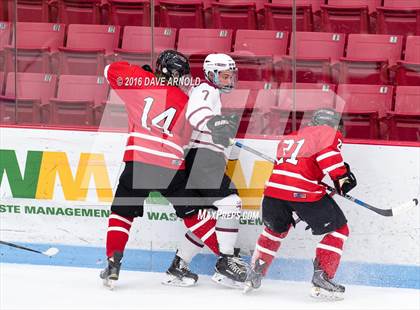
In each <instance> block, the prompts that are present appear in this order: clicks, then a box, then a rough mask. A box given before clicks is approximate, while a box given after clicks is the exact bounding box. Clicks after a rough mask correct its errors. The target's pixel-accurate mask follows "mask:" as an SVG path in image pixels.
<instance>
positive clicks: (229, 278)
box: [211, 254, 249, 289]
mask: <svg viewBox="0 0 420 310" xmlns="http://www.w3.org/2000/svg"><path fill="white" fill-rule="evenodd" d="M214 269H215V273H214V275H213V277H212V278H211V279H212V280H213V281H214V282H216V283H218V284H221V285H223V286H227V287H231V288H240V289H242V288H243V287H244V283H245V280H246V277H247V274H248V269H249V268H248V265H247V264H246V263H245V262H244V261H243V260H242V259H241V258H240V257H236V256H233V255H226V254H221V255H220V256H219V258H218V260H217V262H216V266H215V268H214Z"/></svg>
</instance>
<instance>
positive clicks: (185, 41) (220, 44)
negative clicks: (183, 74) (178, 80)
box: [178, 28, 233, 78]
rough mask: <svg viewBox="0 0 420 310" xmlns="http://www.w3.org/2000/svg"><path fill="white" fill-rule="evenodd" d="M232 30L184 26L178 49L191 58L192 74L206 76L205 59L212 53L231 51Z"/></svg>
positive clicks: (180, 34)
mask: <svg viewBox="0 0 420 310" xmlns="http://www.w3.org/2000/svg"><path fill="white" fill-rule="evenodd" d="M232 33H233V32H232V30H225V29H194V28H182V29H180V30H179V35H178V51H180V52H181V53H184V54H185V55H188V56H189V58H190V67H191V74H192V75H193V76H194V77H200V78H204V73H203V69H202V68H203V61H204V58H205V57H206V56H207V55H208V54H210V53H230V51H231V46H232Z"/></svg>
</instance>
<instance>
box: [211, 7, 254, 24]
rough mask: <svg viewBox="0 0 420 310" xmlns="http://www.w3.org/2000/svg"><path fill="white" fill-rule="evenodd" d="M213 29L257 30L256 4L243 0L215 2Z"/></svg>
mask: <svg viewBox="0 0 420 310" xmlns="http://www.w3.org/2000/svg"><path fill="white" fill-rule="evenodd" d="M212 12H213V18H212V19H213V27H214V28H223V29H233V30H237V29H257V28H258V27H257V23H258V20H257V8H256V4H255V2H252V1H247V0H243V1H241V2H236V1H233V2H231V1H223V2H213V4H212Z"/></svg>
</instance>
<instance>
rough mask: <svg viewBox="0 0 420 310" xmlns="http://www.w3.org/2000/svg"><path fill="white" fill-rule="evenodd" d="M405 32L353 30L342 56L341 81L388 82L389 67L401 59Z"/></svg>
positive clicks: (342, 82) (359, 82) (347, 82)
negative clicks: (360, 32) (344, 54)
mask: <svg viewBox="0 0 420 310" xmlns="http://www.w3.org/2000/svg"><path fill="white" fill-rule="evenodd" d="M402 44H403V37H402V36H393V35H381V34H350V35H349V37H348V44H347V53H346V57H343V58H341V59H340V66H339V70H340V73H339V83H340V84H389V83H390V79H389V72H388V70H389V68H390V67H394V66H395V65H396V64H397V61H398V60H400V59H401V53H402Z"/></svg>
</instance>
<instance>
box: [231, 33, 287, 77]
mask: <svg viewBox="0 0 420 310" xmlns="http://www.w3.org/2000/svg"><path fill="white" fill-rule="evenodd" d="M288 41H289V33H288V32H283V31H276V30H238V31H237V32H236V38H235V44H234V48H233V50H234V51H233V53H231V56H232V57H233V58H234V60H235V61H236V63H237V66H238V67H239V72H238V75H239V79H240V80H251V81H252V80H265V81H271V80H272V78H273V76H272V73H273V63H274V62H276V61H277V60H278V59H280V58H281V56H283V55H285V54H286V53H287V46H288Z"/></svg>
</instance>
